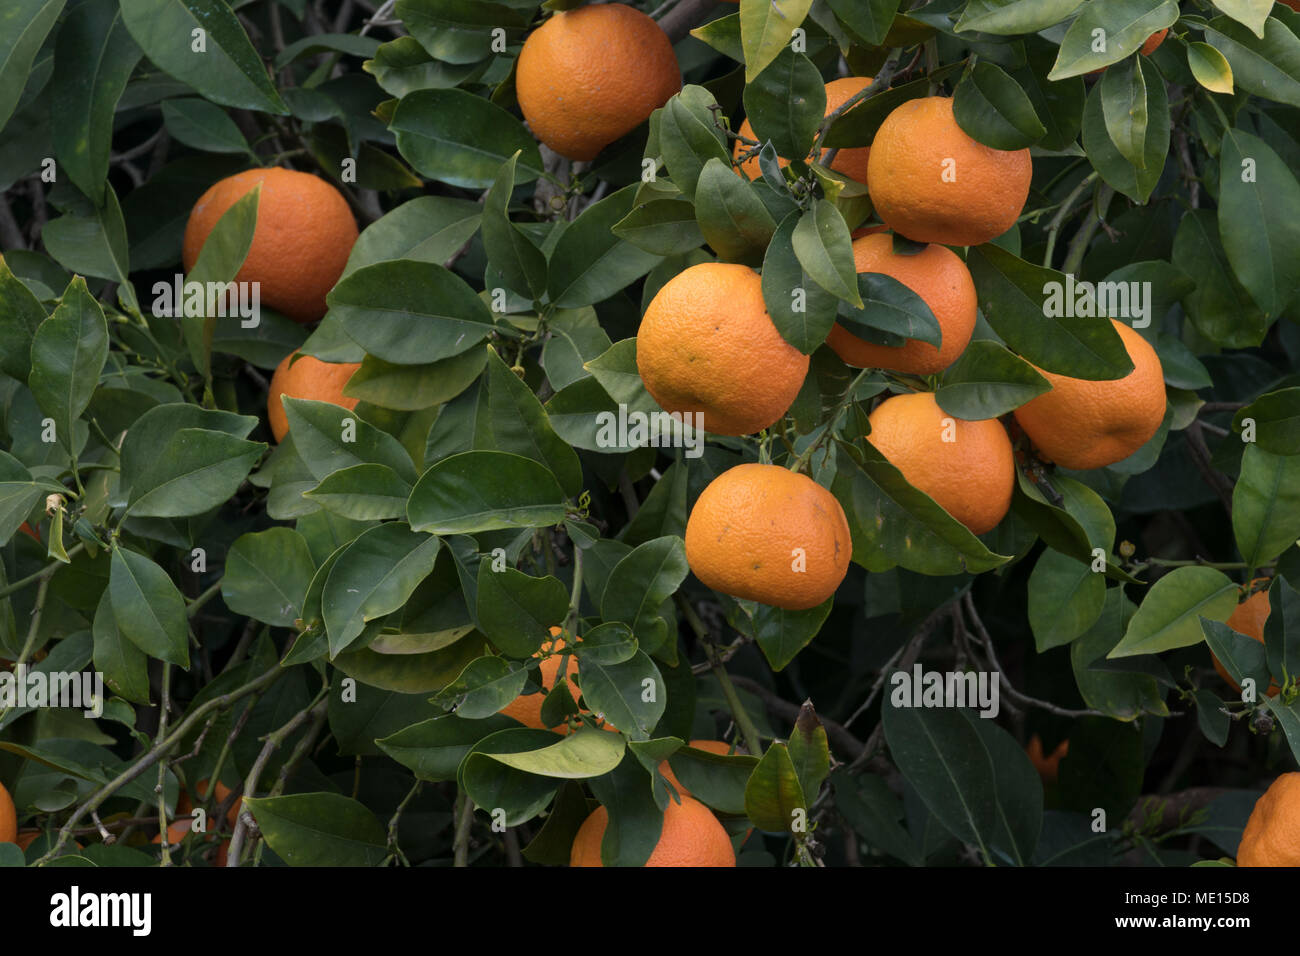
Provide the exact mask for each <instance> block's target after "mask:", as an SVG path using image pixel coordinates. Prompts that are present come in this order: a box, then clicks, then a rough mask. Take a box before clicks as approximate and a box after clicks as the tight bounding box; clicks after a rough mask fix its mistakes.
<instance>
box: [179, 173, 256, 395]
mask: <svg viewBox="0 0 1300 956" xmlns="http://www.w3.org/2000/svg"><path fill="white" fill-rule="evenodd" d="M261 196H262V185H261V183H258V184H257V185H256V186H254V187H253V188H252V189H251V190H250V191H249V192H248V193H246V194H245V195H243V196H241V197H240V198H239V199H238V200H236V201H235V203H234V204H233V205H231V207H230V208H229V209H227V210H226V211H225V212H224V213H222V214H221V218H220V219H218V220H217V224H216V225H215V226H213V227H212V231H211V232H210V233H208V238H207V239H205V240H204V241H203V249H202V250H201V251H200V252H199V258H198V261H197V262H195V263H194V268H192V269H191V270H190V274H189V275H188V276H187V277H186V282H187V283H190V282H195V283H199V284H200V285H204V286H205V287H207V288H211V286H210V285H207V284H208V283H227V282H231V281H233V280H234V278H235V276H236V275H237V274H238V273H239V269H240V267H241V266H242V265H243V264H244V259H245V258H246V257H247V256H248V250H249V249H251V248H252V246H253V235H254V233H255V232H256V230H257V210H258V207H259V204H260V203H261ZM174 308H175V309H176V313H175V314H178V315H180V316H181V331H182V332H183V333H184V335H185V344H186V345H187V346H188V347H189V352H190V358H191V359H192V360H193V362H194V365H195V366H196V367H197V368H198V370H199V372H200V373H201V374H202V375H203V377H204V378H206V379H210V378H211V376H212V368H211V357H212V340H213V339H214V337H215V335H216V324H217V314H216V313H217V311H218V310H215V309H214V310H210V311H209V310H201V311H199V312H191V311H190V310H189V309H184V310H182V309H181V305H180V303H176V304H175V306H174Z"/></svg>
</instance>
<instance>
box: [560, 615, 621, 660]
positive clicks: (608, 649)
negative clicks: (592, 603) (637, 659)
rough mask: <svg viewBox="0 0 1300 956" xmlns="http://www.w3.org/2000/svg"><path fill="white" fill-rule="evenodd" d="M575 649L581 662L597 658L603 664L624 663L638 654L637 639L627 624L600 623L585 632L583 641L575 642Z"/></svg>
mask: <svg viewBox="0 0 1300 956" xmlns="http://www.w3.org/2000/svg"><path fill="white" fill-rule="evenodd" d="M573 651H574V653H575V654H576V655H577V657H578V661H579V663H581V662H582V661H585V660H597V661H600V662H601V663H602V664H622V663H623V662H625V661H630V660H631V659H632V658H633V657H634V656H636V652H637V640H636V638H635V637H633V636H632V629H631V628H630V627H628V626H627V625H626V624H620V623H618V622H612V623H608V624H600V625H597V626H596V627H593V628H592V629H591V630H590V631H588V632H587V633H586V634H584V635H583V636H582V642H581V643H579V644H575V645H574V648H573Z"/></svg>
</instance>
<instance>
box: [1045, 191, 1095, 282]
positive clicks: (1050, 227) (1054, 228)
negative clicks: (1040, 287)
mask: <svg viewBox="0 0 1300 956" xmlns="http://www.w3.org/2000/svg"><path fill="white" fill-rule="evenodd" d="M1096 178H1097V173H1096V172H1095V171H1094V172H1091V173H1089V174H1088V175H1087V176H1084V177H1083V179H1081V180H1079V183H1078V185H1077V186H1075V187H1074V188H1073V189H1072V190H1070V194H1069V195H1068V196H1066V197H1065V198H1064V199H1063V200H1061V205H1060V208H1059V209H1057V211H1056V215H1055V216H1053V217H1052V219H1051V221H1050V222H1049V223H1048V224H1047V251H1046V252H1044V253H1043V267H1044V268H1047V269H1050V268H1051V267H1052V253H1053V251H1055V249H1056V237H1057V234H1058V233H1060V231H1061V226H1063V225H1065V220H1066V219H1067V218H1068V217H1069V215H1070V212H1071V210H1072V208H1073V207H1074V201H1075V200H1076V199H1078V198H1079V194H1080V193H1082V192H1083V191H1084V190H1085V189H1087V188H1088V186H1089V185H1090V184H1091V183H1092V181H1093V180H1094V179H1096Z"/></svg>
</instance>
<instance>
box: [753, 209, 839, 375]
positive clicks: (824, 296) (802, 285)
mask: <svg viewBox="0 0 1300 956" xmlns="http://www.w3.org/2000/svg"><path fill="white" fill-rule="evenodd" d="M808 215H809V214H808V213H801V212H799V211H798V210H796V211H794V212H791V213H789V214H788V215H787V216H786V217H785V218H784V219H782V220H781V223H780V225H778V226H777V227H776V232H775V233H773V235H772V241H771V242H770V243H769V244H768V247H767V252H766V253H765V254H764V255H763V270H762V272H763V304H764V305H765V306H766V307H767V313H768V315H770V316H771V317H772V322H773V323H774V324H775V325H776V328H777V331H778V332H780V333H781V337H782V338H783V339H785V340H786V341H787V342H789V343H790V344H791V345H793V346H794V347H795V348H797V349H798V350H799V351H800V352H803V353H804V354H805V355H811V354H812V353H813V352H815V351H816V350H817V348H818V346H820V345H821V344H822V343H823V342H825V341H826V336H827V335H828V334H830V331H831V327H832V326H833V325H834V324H835V312H836V308H837V306H838V305H839V300H838V299H836V297H835V295H834V293H831V292H828V291H827V290H826V289H824V288H822V286H821V285H819V284H818V283H817V282H815V281H814V280H813V278H812V276H810V275H809V274H808V273H807V272H805V271H804V268H803V266H802V265H801V264H800V262H799V258H798V256H797V255H795V250H794V239H793V237H794V230H795V228H796V227H797V225H798V223H800V222H801V221H802V220H803V219H805V218H807V217H808ZM851 256H852V253H851V251H850V258H851ZM828 264H829V260H828ZM855 285H856V281H855Z"/></svg>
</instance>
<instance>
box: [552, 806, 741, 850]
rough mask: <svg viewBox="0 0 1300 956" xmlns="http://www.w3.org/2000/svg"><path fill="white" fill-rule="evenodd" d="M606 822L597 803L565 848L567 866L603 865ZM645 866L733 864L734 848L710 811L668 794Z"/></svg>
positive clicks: (607, 817)
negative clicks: (661, 818)
mask: <svg viewBox="0 0 1300 956" xmlns="http://www.w3.org/2000/svg"><path fill="white" fill-rule="evenodd" d="M607 826H609V811H608V810H606V809H605V808H604V807H597V808H596V809H595V810H593V811H592V813H591V815H590V816H589V817H587V819H586V820H584V821H583V822H582V826H580V827H579V828H578V833H577V835H576V836H575V837H574V838H573V848H572V849H571V850H570V852H569V865H570V866H603V865H604V864H602V863H601V862H600V842H601V840H603V839H604V837H605V827H607ZM645 865H646V866H735V865H736V852H735V850H733V849H732V847H731V838H730V837H729V836H727V831H726V830H725V829H723V826H722V824H721V823H719V822H718V818H717V817H715V816H714V815H713V811H712V810H710V809H709V808H708V807H706V806H705V805H704V804H702V803H700V801H698V800H696V799H694V798H692V797H687V796H683V797H682V802H681V803H677V802H676V801H675V800H673V799H672V798H671V797H670V798H669V800H668V809H666V810H665V811H664V826H663V831H662V832H661V833H660V835H659V842H658V843H656V844H655V848H654V850H653V851H652V852H651V854H650V858H649V859H648V860H646V862H645Z"/></svg>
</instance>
